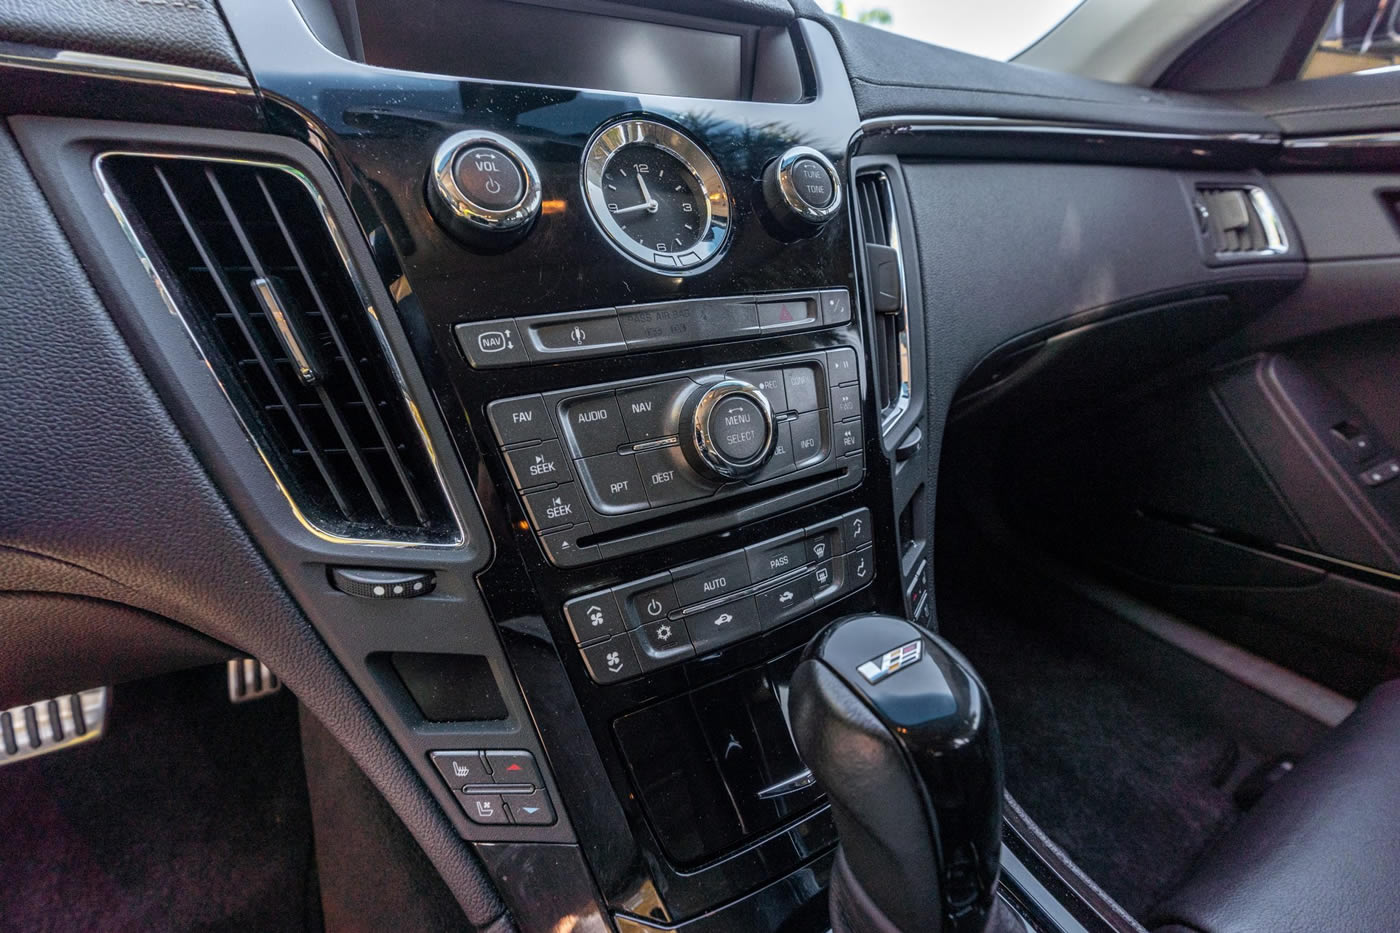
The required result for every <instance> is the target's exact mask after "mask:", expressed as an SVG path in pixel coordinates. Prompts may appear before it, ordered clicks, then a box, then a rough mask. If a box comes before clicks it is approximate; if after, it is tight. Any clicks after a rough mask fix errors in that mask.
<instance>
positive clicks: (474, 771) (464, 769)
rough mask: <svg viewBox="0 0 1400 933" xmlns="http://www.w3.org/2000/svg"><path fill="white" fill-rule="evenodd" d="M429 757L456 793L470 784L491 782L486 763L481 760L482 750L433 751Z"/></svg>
mask: <svg viewBox="0 0 1400 933" xmlns="http://www.w3.org/2000/svg"><path fill="white" fill-rule="evenodd" d="M428 757H429V758H431V759H432V762H433V767H435V768H437V769H438V773H439V774H441V775H442V778H443V780H445V781H446V782H447V786H448V787H451V788H452V790H453V791H454V792H456V793H459V794H460V793H461V792H462V788H464V787H466V786H467V785H468V784H486V783H489V782H490V778H489V777H488V776H487V774H488V772H487V770H486V765H485V763H484V762H483V761H482V760H481V752H475V751H467V752H431V753H430V754H429V755H428Z"/></svg>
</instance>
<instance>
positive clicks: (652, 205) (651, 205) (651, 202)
mask: <svg viewBox="0 0 1400 933" xmlns="http://www.w3.org/2000/svg"><path fill="white" fill-rule="evenodd" d="M637 184H638V185H640V186H641V189H642V197H644V198H646V199H647V203H646V208H647V210H649V211H651V212H652V213H653V214H655V213H656V209H657V208H658V207H660V205H659V204H657V203H656V199H655V198H653V197H652V196H651V192H650V191H648V190H647V180H646V179H645V178H643V177H642V173H641V172H638V173H637Z"/></svg>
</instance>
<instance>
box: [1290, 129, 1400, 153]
mask: <svg viewBox="0 0 1400 933" xmlns="http://www.w3.org/2000/svg"><path fill="white" fill-rule="evenodd" d="M1394 146H1400V133H1353V134H1350V135H1345V136H1291V137H1289V138H1288V139H1285V140H1284V141H1283V148H1284V149H1389V148H1391V147H1394Z"/></svg>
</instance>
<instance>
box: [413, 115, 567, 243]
mask: <svg viewBox="0 0 1400 933" xmlns="http://www.w3.org/2000/svg"><path fill="white" fill-rule="evenodd" d="M540 203H541V194H540V175H539V171H538V170H537V169H536V168H535V163H534V162H532V161H531V160H530V157H529V156H528V155H526V154H525V150H523V149H521V148H520V147H519V146H517V145H516V144H515V143H513V142H511V141H510V140H509V139H506V138H505V137H504V136H501V135H500V134H498V133H488V132H486V131H485V130H468V131H466V132H463V133H454V134H453V135H451V136H449V137H447V139H445V140H443V141H442V145H440V146H438V148H437V152H436V153H434V154H433V164H432V166H431V168H430V169H429V172H428V207H429V209H430V210H431V211H432V213H433V217H434V219H436V220H437V222H438V223H439V224H440V225H441V226H442V227H444V228H445V229H446V230H447V232H448V233H451V234H452V235H453V236H455V237H456V238H457V239H459V240H461V241H463V242H464V243H468V244H470V245H472V246H478V247H488V248H490V247H495V248H498V249H499V248H502V247H505V246H509V245H510V244H512V243H514V242H516V241H517V240H519V239H520V238H521V237H523V236H524V235H525V234H526V233H528V232H529V231H530V227H531V226H532V225H533V224H534V222H535V218H536V217H538V216H539V213H540Z"/></svg>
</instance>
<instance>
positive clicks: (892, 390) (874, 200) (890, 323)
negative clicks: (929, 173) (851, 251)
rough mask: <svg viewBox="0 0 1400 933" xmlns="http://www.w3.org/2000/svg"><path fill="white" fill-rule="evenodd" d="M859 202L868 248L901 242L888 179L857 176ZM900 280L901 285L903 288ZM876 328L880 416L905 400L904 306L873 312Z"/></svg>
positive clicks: (876, 371)
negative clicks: (903, 367) (903, 368)
mask: <svg viewBox="0 0 1400 933" xmlns="http://www.w3.org/2000/svg"><path fill="white" fill-rule="evenodd" d="M856 201H857V209H858V216H859V220H860V226H861V236H862V239H863V240H864V243H865V246H866V248H867V257H869V250H870V247H875V248H877V249H881V248H883V249H884V251H885V252H886V253H888V251H889V248H893V247H895V245H896V244H897V243H898V235H897V229H896V227H895V219H894V201H893V196H892V194H891V192H890V188H889V180H888V179H887V178H886V177H885V176H884V175H883V174H876V173H872V174H867V175H861V176H859V177H858V178H857V179H856ZM902 287H903V286H902V283H901V288H902ZM872 319H873V322H874V329H875V335H874V336H875V340H874V351H875V352H874V363H875V400H876V403H877V405H878V407H879V410H880V413H881V418H882V420H883V418H884V416H885V415H886V414H887V413H889V412H891V411H892V410H894V408H895V407H896V406H897V405H898V404H899V403H900V401H901V400H902V389H903V379H904V378H905V375H904V373H903V371H902V368H901V364H900V341H901V337H905V339H907V335H904V334H903V328H904V327H905V326H906V325H905V319H904V309H903V308H902V307H901V308H898V309H896V310H894V311H888V310H887V311H882V312H880V313H876V314H873V315H872Z"/></svg>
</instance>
